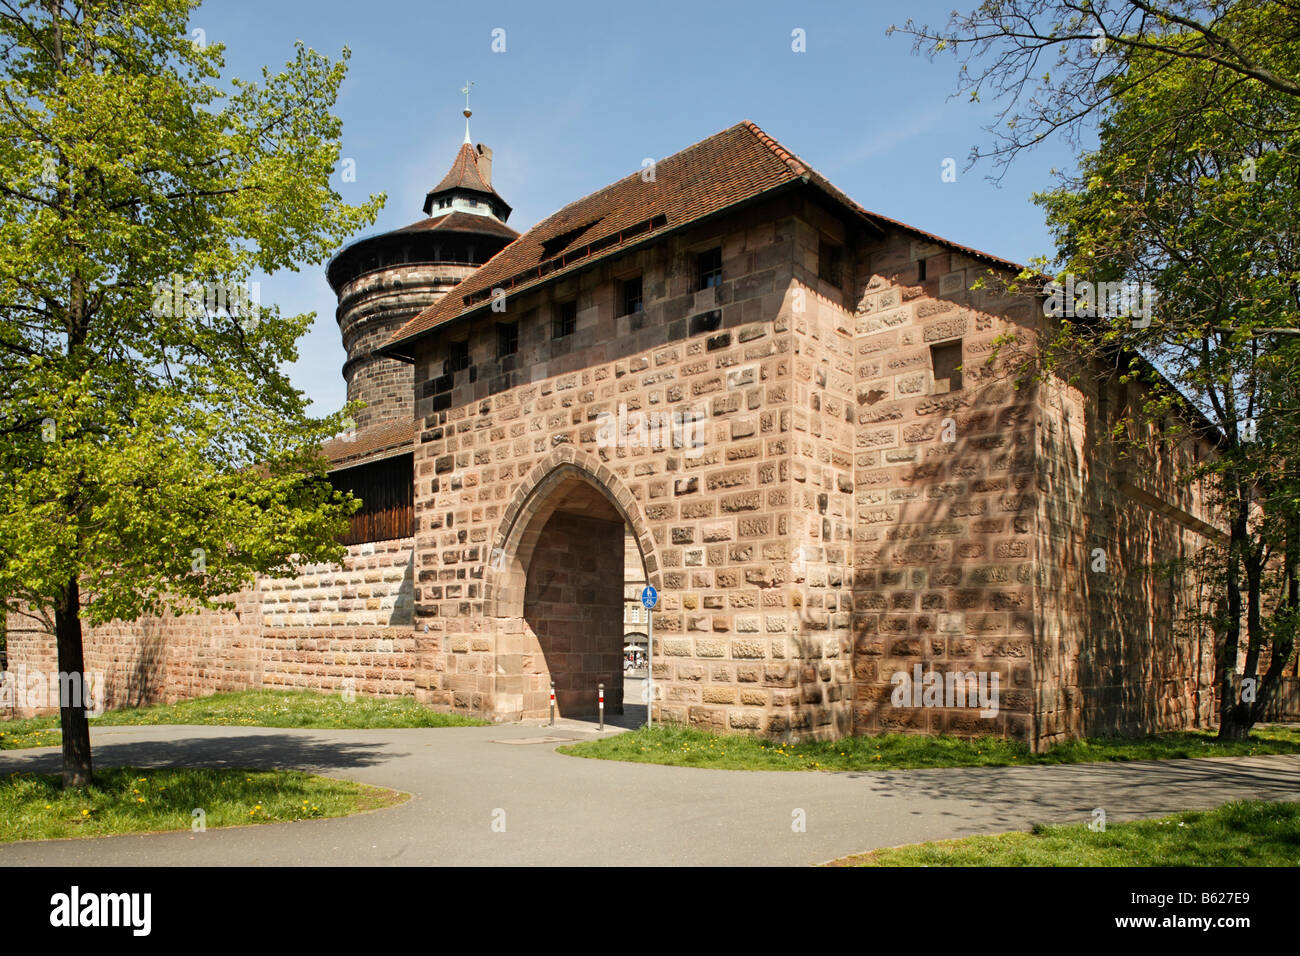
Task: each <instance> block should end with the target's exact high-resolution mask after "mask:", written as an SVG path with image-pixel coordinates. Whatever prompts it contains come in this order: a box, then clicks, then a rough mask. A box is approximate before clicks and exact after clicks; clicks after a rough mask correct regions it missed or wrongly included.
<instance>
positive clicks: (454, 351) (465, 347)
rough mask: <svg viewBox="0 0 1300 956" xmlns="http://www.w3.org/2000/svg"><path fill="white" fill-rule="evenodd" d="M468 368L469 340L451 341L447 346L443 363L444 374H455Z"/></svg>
mask: <svg viewBox="0 0 1300 956" xmlns="http://www.w3.org/2000/svg"><path fill="white" fill-rule="evenodd" d="M466 368H469V342H467V341H466V342H451V343H449V344H448V347H447V361H446V362H444V363H443V366H442V370H443V374H444V375H455V374H456V373H457V372H459V371H460V370H461V369H466Z"/></svg>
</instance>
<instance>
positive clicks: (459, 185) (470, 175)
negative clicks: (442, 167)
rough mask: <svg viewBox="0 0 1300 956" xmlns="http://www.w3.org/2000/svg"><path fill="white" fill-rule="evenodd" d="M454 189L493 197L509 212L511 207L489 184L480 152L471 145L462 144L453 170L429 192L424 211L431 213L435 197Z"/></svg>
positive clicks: (452, 167)
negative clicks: (479, 156)
mask: <svg viewBox="0 0 1300 956" xmlns="http://www.w3.org/2000/svg"><path fill="white" fill-rule="evenodd" d="M452 189H468V190H472V191H473V192H477V193H485V194H486V195H488V196H491V197H493V198H494V199H495V200H496V201H497V202H499V203H501V205H503V206H505V207H506V209H507V211H508V210H509V209H510V206H509V205H508V204H507V203H506V201H505V200H504V199H502V198H501V197H500V196H499V195H497V191H496V190H495V189H493V188H492V184H491V183H490V182H488V179H487V177H486V176H484V175H483V170H482V169H480V168H479V165H478V150H476V149H475V148H474V147H473V146H471V145H470V144H469V143H462V144H461V147H460V152H458V153H457V154H456V158H455V160H453V161H452V164H451V169H449V170H447V175H446V176H443V177H442V182H440V183H438V185H436V186H434V187H433V188H432V189H430V190H429V193H428V195H427V196H425V198H424V211H425V212H430V211H432V208H433V197H434V196H437V195H438V194H439V193H445V192H448V191H450V190H452Z"/></svg>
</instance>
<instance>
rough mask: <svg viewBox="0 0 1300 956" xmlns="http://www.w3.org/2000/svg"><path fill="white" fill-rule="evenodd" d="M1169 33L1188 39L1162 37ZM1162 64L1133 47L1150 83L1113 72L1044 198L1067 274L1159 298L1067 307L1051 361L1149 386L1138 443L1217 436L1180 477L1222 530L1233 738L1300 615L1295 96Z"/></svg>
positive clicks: (1218, 611)
mask: <svg viewBox="0 0 1300 956" xmlns="http://www.w3.org/2000/svg"><path fill="white" fill-rule="evenodd" d="M1179 42H1188V43H1192V42H1195V36H1194V35H1191V34H1189V35H1188V36H1186V37H1185V38H1184V40H1180V39H1179V38H1176V37H1167V43H1169V44H1174V45H1176V44H1178V43H1179ZM1265 52H1267V51H1265ZM1155 56H1156V54H1152V53H1149V52H1146V51H1137V50H1132V51H1129V52H1127V53H1126V54H1125V58H1126V59H1127V60H1128V61H1129V69H1128V71H1127V72H1125V73H1124V76H1128V75H1130V74H1141V75H1146V76H1148V77H1149V78H1148V79H1147V80H1145V81H1144V82H1142V83H1140V84H1130V83H1127V82H1126V81H1125V80H1123V79H1115V80H1112V81H1110V82H1113V83H1116V84H1122V85H1123V86H1124V89H1123V90H1122V91H1121V92H1119V93H1118V94H1117V95H1115V96H1114V97H1112V98H1110V99H1109V101H1108V104H1107V106H1106V108H1105V110H1104V112H1103V117H1102V122H1101V124H1100V142H1099V147H1098V148H1097V149H1096V150H1095V151H1092V152H1089V153H1086V154H1085V155H1084V156H1083V157H1082V160H1081V163H1080V167H1079V170H1078V173H1077V175H1076V176H1074V177H1072V178H1071V180H1070V181H1069V182H1067V183H1066V184H1065V185H1063V186H1062V188H1060V189H1057V190H1055V191H1053V192H1051V193H1048V194H1046V195H1043V196H1041V197H1039V201H1040V202H1041V203H1042V204H1043V205H1044V207H1045V208H1046V210H1047V213H1048V218H1049V222H1050V223H1051V225H1052V227H1053V229H1054V231H1055V234H1056V240H1057V248H1058V252H1059V255H1060V258H1061V260H1062V265H1063V267H1064V271H1065V272H1070V273H1074V274H1076V275H1077V276H1079V277H1080V278H1086V279H1087V280H1090V281H1093V282H1097V281H1101V282H1118V281H1127V282H1133V283H1147V284H1149V286H1150V287H1152V288H1154V290H1155V292H1156V296H1155V303H1156V307H1155V309H1154V310H1153V314H1151V315H1148V316H1137V317H1135V316H1133V315H1130V314H1125V312H1124V311H1123V310H1111V311H1110V314H1109V315H1097V316H1095V317H1088V318H1073V319H1071V318H1068V317H1067V318H1066V319H1064V320H1063V321H1062V323H1061V326H1060V330H1059V331H1060V334H1059V336H1058V338H1057V340H1056V342H1055V343H1054V348H1053V354H1054V356H1055V357H1056V358H1057V359H1059V360H1060V364H1061V365H1062V366H1075V367H1077V363H1078V362H1079V360H1080V359H1084V360H1087V361H1089V362H1091V364H1092V365H1093V367H1094V368H1098V369H1111V370H1114V373H1115V374H1117V375H1118V376H1119V377H1120V379H1121V380H1123V381H1129V380H1142V381H1143V384H1144V388H1143V390H1142V394H1144V395H1145V396H1146V398H1145V399H1144V401H1143V403H1142V404H1141V406H1138V407H1134V408H1131V409H1130V410H1129V412H1128V416H1127V417H1128V420H1129V422H1128V423H1129V424H1130V425H1136V426H1137V427H1130V428H1128V439H1129V440H1130V441H1133V442H1135V443H1138V442H1145V441H1148V440H1150V436H1151V434H1152V429H1151V427H1150V426H1152V425H1155V424H1157V423H1160V424H1164V423H1169V428H1168V430H1167V431H1165V433H1164V438H1163V440H1164V441H1166V442H1169V443H1176V442H1177V441H1178V440H1179V438H1180V434H1179V433H1180V432H1182V433H1183V434H1184V435H1185V434H1186V433H1187V432H1192V431H1195V432H1199V433H1200V437H1202V438H1205V437H1208V438H1210V439H1211V440H1212V442H1213V443H1214V444H1215V446H1216V452H1215V454H1213V455H1212V456H1210V457H1208V458H1206V459H1204V460H1202V461H1200V462H1192V463H1189V465H1188V466H1186V467H1183V468H1182V469H1181V473H1179V474H1177V478H1178V480H1181V481H1185V482H1190V481H1196V480H1198V479H1206V483H1207V487H1208V489H1209V491H1210V495H1211V501H1210V503H1211V505H1212V506H1213V507H1214V508H1215V509H1216V510H1217V513H1218V516H1219V518H1220V519H1221V524H1222V526H1223V527H1225V528H1226V529H1227V532H1228V535H1227V541H1226V542H1225V543H1224V544H1223V546H1222V548H1221V549H1220V550H1221V553H1219V554H1215V555H1206V556H1204V558H1205V562H1206V566H1207V567H1211V568H1213V569H1215V587H1214V592H1215V597H1214V599H1213V602H1212V605H1211V606H1210V607H1207V608H1204V609H1202V612H1203V614H1204V616H1205V618H1206V620H1207V622H1208V623H1210V624H1211V625H1212V626H1213V627H1214V629H1215V632H1216V637H1217V641H1216V661H1217V676H1216V683H1217V685H1218V692H1219V707H1220V714H1219V716H1220V735H1221V736H1222V737H1225V738H1232V739H1240V738H1243V737H1245V736H1246V734H1247V733H1248V732H1249V730H1250V728H1251V726H1252V725H1253V724H1254V723H1255V722H1256V721H1258V720H1260V719H1261V718H1262V717H1263V715H1264V713H1265V711H1266V709H1267V707H1268V704H1269V702H1270V701H1271V700H1272V699H1273V698H1274V696H1275V695H1276V693H1277V690H1278V688H1279V686H1280V684H1281V678H1282V675H1283V670H1284V668H1285V666H1286V665H1287V664H1288V663H1289V662H1290V661H1291V660H1292V659H1293V655H1294V651H1295V624H1296V617H1297V613H1298V612H1300V603H1298V599H1300V511H1298V510H1297V504H1298V503H1300V402H1298V401H1297V388H1298V385H1297V383H1298V381H1300V337H1297V326H1300V298H1298V292H1300V243H1297V241H1296V233H1295V230H1294V223H1295V221H1296V216H1297V212H1300V98H1296V97H1293V96H1290V95H1288V94H1286V93H1280V92H1270V91H1269V90H1268V89H1267V88H1266V87H1262V86H1260V85H1259V84H1255V83H1250V82H1246V81H1244V80H1243V78H1242V77H1241V75H1240V74H1239V73H1238V72H1237V71H1235V70H1231V69H1228V68H1226V67H1224V66H1222V65H1220V64H1216V63H1212V62H1207V61H1204V60H1198V59H1195V58H1185V59H1178V60H1175V61H1174V62H1173V63H1171V64H1166V65H1165V66H1164V68H1163V69H1160V70H1158V71H1154V70H1152V69H1151V60H1152V58H1153V57H1155ZM1162 62H1163V57H1162ZM1061 278H1063V276H1062V277H1061ZM1096 304H1100V303H1096ZM1089 311H1093V310H1089ZM1095 311H1101V310H1100V309H1097V310H1095ZM1152 369H1156V370H1158V371H1159V372H1160V373H1161V374H1159V375H1156V374H1153V373H1152V371H1151V370H1152ZM1189 403H1190V404H1191V405H1192V406H1194V407H1195V413H1194V414H1190V415H1189V411H1188V408H1187V405H1188V404H1189ZM1121 427H1125V426H1121ZM1177 468H1178V466H1176V465H1175V469H1176V470H1177ZM1265 658H1267V660H1268V665H1267V667H1262V663H1263V661H1264V660H1265ZM1238 674H1241V675H1242V684H1241V686H1240V687H1239V686H1238V685H1237V675H1238Z"/></svg>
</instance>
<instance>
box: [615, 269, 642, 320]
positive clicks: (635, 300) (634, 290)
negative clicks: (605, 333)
mask: <svg viewBox="0 0 1300 956" xmlns="http://www.w3.org/2000/svg"><path fill="white" fill-rule="evenodd" d="M622 293H623V294H622V296H621V299H622V303H623V311H622V312H621V313H619V314H620V315H631V314H632V313H634V312H640V311H641V309H642V308H643V301H642V298H641V277H640V276H637V277H636V278H635V279H627V280H626V281H624V282H623V283H622Z"/></svg>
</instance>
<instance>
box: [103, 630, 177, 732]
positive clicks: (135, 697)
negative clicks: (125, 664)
mask: <svg viewBox="0 0 1300 956" xmlns="http://www.w3.org/2000/svg"><path fill="white" fill-rule="evenodd" d="M141 630H142V632H141V635H140V640H139V644H138V650H137V653H136V655H135V659H134V661H133V663H132V664H131V665H130V666H129V668H127V670H126V674H125V679H124V681H123V682H122V685H121V686H120V688H117V687H110V689H109V694H108V697H109V699H108V701H107V702H106V703H107V706H108V707H109V708H110V709H112V710H117V709H118V708H122V707H144V706H146V705H148V704H153V703H156V702H157V701H158V700H160V699H161V697H162V694H163V687H164V684H165V682H166V675H165V671H166V665H167V640H166V635H165V633H164V628H163V626H162V622H161V621H158V620H156V619H152V618H147V619H145V620H144V621H143V622H142V629H141ZM119 694H120V697H119V696H118V695H119Z"/></svg>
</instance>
